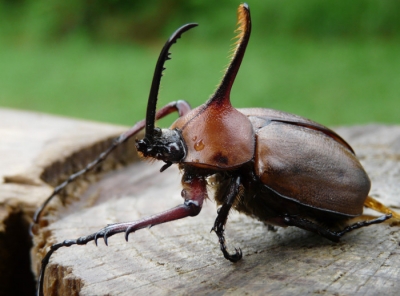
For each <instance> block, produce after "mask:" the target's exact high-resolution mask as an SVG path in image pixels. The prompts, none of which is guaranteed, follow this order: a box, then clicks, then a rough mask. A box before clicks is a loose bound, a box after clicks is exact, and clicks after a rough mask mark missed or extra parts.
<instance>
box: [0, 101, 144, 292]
mask: <svg viewBox="0 0 400 296" xmlns="http://www.w3.org/2000/svg"><path fill="white" fill-rule="evenodd" d="M124 130H126V127H121V126H115V125H109V124H101V123H94V122H89V121H82V120H72V119H67V118H62V117H55V116H50V115H45V114H39V113H33V112H24V111H17V110H12V109H0V138H1V141H0V155H1V157H0V274H1V276H0V295H33V293H34V291H35V278H34V276H33V274H32V271H31V263H30V247H31V246H32V240H31V238H30V236H29V233H28V228H29V223H30V222H31V217H32V216H33V212H34V211H35V210H36V208H37V207H38V205H39V204H41V203H42V202H43V201H44V199H45V198H46V196H48V195H49V194H50V193H51V191H52V186H55V185H57V183H59V182H60V180H62V179H64V178H65V177H66V176H68V175H69V174H71V173H72V172H74V171H76V170H77V169H79V168H81V167H82V166H83V165H84V164H85V163H87V162H88V160H90V159H92V158H93V157H95V156H96V155H98V153H99V152H100V151H101V150H103V149H104V148H105V147H107V146H108V145H109V144H110V141H111V139H112V138H114V137H115V136H117V135H118V134H119V133H121V132H122V131H124ZM136 158H137V157H136V151H135V148H134V147H133V146H132V143H128V145H126V146H124V147H122V148H121V149H120V150H119V152H118V153H117V154H114V156H111V158H110V159H109V160H108V161H107V163H106V164H104V165H102V166H101V167H100V168H99V169H97V170H96V172H95V174H89V176H88V177H86V178H81V179H80V180H79V181H78V182H77V183H76V184H75V185H74V187H73V188H71V189H73V190H77V189H81V190H82V189H84V187H85V186H86V185H87V184H89V183H90V182H92V181H94V180H96V178H95V176H96V175H98V174H99V173H101V172H104V171H108V170H111V169H115V168H116V167H117V166H120V165H121V164H125V163H128V162H130V161H133V160H135V159H136ZM73 190H67V193H68V195H70V196H71V195H72V194H71V193H72V191H73ZM50 208H51V207H50ZM21 282H23V283H24V284H23V285H21Z"/></svg>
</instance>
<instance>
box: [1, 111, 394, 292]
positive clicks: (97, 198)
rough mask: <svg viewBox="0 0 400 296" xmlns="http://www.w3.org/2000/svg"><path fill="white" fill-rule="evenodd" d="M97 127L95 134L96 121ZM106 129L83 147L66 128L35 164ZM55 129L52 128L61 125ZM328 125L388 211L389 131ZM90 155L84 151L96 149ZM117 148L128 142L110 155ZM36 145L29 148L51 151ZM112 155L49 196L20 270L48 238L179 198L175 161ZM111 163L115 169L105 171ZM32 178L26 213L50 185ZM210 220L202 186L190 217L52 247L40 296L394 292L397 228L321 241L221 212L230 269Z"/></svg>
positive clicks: (211, 206) (79, 232) (38, 255)
mask: <svg viewBox="0 0 400 296" xmlns="http://www.w3.org/2000/svg"><path fill="white" fill-rule="evenodd" d="M0 116H1V115H0ZM99 126H101V127H102V128H100V130H101V129H103V128H104V127H103V125H99ZM109 128H110V132H109V134H108V135H106V132H104V134H103V136H104V137H103V136H101V134H102V132H101V131H99V132H98V138H96V140H91V141H88V142H90V143H88V144H87V145H86V144H85V142H86V141H87V139H83V140H82V139H80V136H79V135H77V134H76V133H77V132H82V131H77V130H75V131H70V133H71V134H74V133H75V134H74V135H72V136H73V137H74V139H73V140H71V146H73V147H74V149H71V151H66V150H65V149H64V148H60V147H58V144H57V143H54V144H53V146H52V147H50V148H48V149H47V150H46V151H50V150H56V151H58V152H55V153H54V155H57V154H58V155H60V151H63V152H64V153H63V154H62V155H63V159H64V160H59V159H57V157H54V158H51V159H50V160H49V161H44V162H45V163H47V165H46V166H45V168H50V167H52V163H53V162H58V163H68V161H65V159H72V158H73V157H72V156H73V155H75V157H76V156H77V155H79V151H81V150H82V149H83V148H82V147H86V148H85V149H87V148H88V147H92V145H93V143H94V142H98V141H100V142H101V141H103V140H104V139H106V138H107V139H108V138H109V136H110V134H113V133H114V134H117V133H119V132H120V131H121V130H120V128H117V127H113V128H111V127H109ZM59 130H60V133H61V134H64V133H63V132H62V128H60V129H59ZM79 130H83V128H81V129H79ZM336 130H337V131H338V132H339V134H340V135H342V136H343V137H344V138H345V139H346V140H348V141H349V143H350V144H351V145H352V146H353V148H354V149H355V151H356V153H357V155H358V157H359V158H360V160H361V162H362V164H363V165H364V167H365V169H366V170H367V172H368V174H369V176H370V178H371V181H372V184H373V187H372V190H371V194H372V196H373V197H375V198H377V199H379V200H380V201H382V202H383V203H385V204H386V205H388V206H391V207H393V208H399V207H400V186H399V184H400V152H399V151H400V127H399V126H383V125H367V126H359V127H349V128H338V129H336ZM60 133H58V135H59V134H60ZM101 139H103V140H101ZM73 142H75V143H76V145H73V144H74V143H73ZM57 149H58V150H57ZM83 150H84V149H83ZM89 150H90V149H89ZM93 150H96V149H92V150H91V151H92V156H93V157H95V154H96V153H98V150H96V151H93ZM125 150H129V149H122V150H121V151H122V152H121V151H119V153H122V154H123V151H125ZM38 151H39V152H40V153H39V154H40V155H53V154H52V153H50V152H47V153H45V154H43V149H38ZM76 153H78V154H76ZM117 154H118V153H117ZM43 157H45V156H43ZM87 157H89V156H87ZM87 157H86V156H85V159H86V158H87ZM121 158H123V159H124V157H121ZM128 158H129V159H131V160H133V158H132V157H128ZM34 159H37V158H34ZM118 159H119V157H118V156H115V155H114V157H112V159H111V160H110V164H109V165H108V167H109V168H110V169H104V170H103V173H102V174H100V175H99V177H97V176H95V177H89V178H86V180H92V179H93V180H97V179H99V180H98V181H96V182H95V183H94V184H92V185H89V187H88V188H87V189H86V187H87V186H86V185H87V184H88V183H89V182H87V181H80V182H77V183H72V184H70V186H69V187H70V189H69V190H68V192H67V193H68V194H67V195H66V197H65V200H66V206H63V205H62V203H60V202H59V201H58V198H56V200H55V201H54V202H52V203H51V206H50V209H49V210H48V211H46V213H45V215H44V216H43V217H42V223H41V225H40V229H39V230H38V234H37V235H36V236H35V238H34V247H33V249H32V266H33V269H34V271H35V272H36V273H38V270H39V267H40V261H41V259H42V258H43V256H44V254H45V252H46V251H47V250H48V247H49V246H50V245H51V244H53V243H56V242H61V241H63V240H65V239H74V238H78V237H79V236H84V235H88V234H90V233H93V232H95V231H97V230H99V229H101V228H103V227H104V226H106V225H107V224H110V223H115V222H123V221H132V220H136V219H140V218H142V217H145V216H147V215H151V214H155V213H158V212H161V211H163V210H166V209H169V208H171V207H174V206H176V205H178V204H180V203H182V202H183V199H182V197H181V196H180V191H181V186H180V178H181V174H180V172H179V171H178V169H177V168H176V167H174V166H172V167H171V168H169V169H167V170H166V171H165V172H163V173H160V172H159V169H160V168H161V166H162V165H163V164H162V163H158V162H155V163H149V162H135V163H132V164H130V165H127V166H123V167H120V165H118V164H121V161H120V160H118ZM80 161H82V159H80V160H79V161H78V162H80ZM122 162H123V163H127V162H128V161H122ZM113 163H115V164H113ZM36 166H37V164H35V163H32V164H31V165H30V166H29V168H30V169H26V168H22V171H29V172H31V171H32V168H35V167H36ZM61 167H62V166H61ZM105 167H107V166H105ZM115 167H119V168H118V169H116V170H111V169H114V168H115ZM34 170H35V169H33V171H34ZM108 170H111V171H110V172H108V173H105V174H104V171H108ZM51 172H52V173H51V174H50V175H53V179H54V180H57V181H59V180H60V179H62V178H61V177H58V176H55V175H57V173H58V170H53V171H51ZM64 175H65V173H64V174H63V176H64ZM13 176H15V174H14V175H13ZM24 176H25V177H26V174H25V175H24ZM29 176H32V175H31V173H30V174H29ZM17 179H18V178H17ZM9 180H13V178H11V179H9ZM14 180H16V179H15V178H14ZM36 181H37V180H36ZM39 183H40V185H26V184H25V183H24V184H20V185H21V186H30V187H28V188H27V189H26V191H29V189H32V188H34V186H37V187H38V188H42V187H43V188H44V189H42V191H41V192H39V191H38V193H37V194H35V195H33V196H35V200H34V201H32V202H31V203H32V206H31V209H30V210H29V211H27V212H28V213H29V214H32V207H33V204H35V203H36V204H37V203H39V202H40V201H43V200H44V199H45V198H46V195H48V194H49V193H50V192H51V187H50V186H47V185H45V184H44V182H43V181H39ZM53 183H55V182H51V184H52V186H54V185H55V184H53ZM6 184H7V183H6ZM6 184H1V185H6ZM35 184H36V183H35ZM0 190H3V189H2V187H0ZM38 190H39V189H38ZM83 191H84V193H82V194H81V192H83ZM0 192H1V191H0ZM3 192H4V191H3ZM27 195H28V193H27ZM377 215H378V214H377ZM215 217H216V205H215V202H214V201H213V199H212V192H210V200H208V201H207V202H206V203H205V205H204V207H203V210H202V212H201V213H200V214H199V215H198V216H196V217H193V218H186V219H182V220H178V221H174V222H171V223H166V224H163V225H159V226H155V227H153V228H151V229H143V230H140V231H137V232H136V233H132V234H131V235H130V236H129V242H125V240H124V235H123V234H117V235H115V236H112V237H111V238H109V240H108V244H109V246H108V247H107V246H105V244H104V242H103V240H102V239H99V241H98V247H96V246H95V244H94V243H93V242H89V243H88V244H87V245H85V246H72V247H70V248H61V249H59V250H58V251H56V252H55V253H54V254H53V256H52V257H51V260H50V263H49V265H48V267H47V270H46V274H45V292H46V293H45V295H144V294H185V295H186V294H190V295H191V294H201V295H203V294H211V293H212V294H216V293H218V294H225V293H229V294H240V295H242V294H249V295H309V294H322V295H332V294H333V295H377V294H386V295H395V294H397V293H398V291H399V290H400V281H399V277H400V275H399V268H398V267H399V266H400V249H399V241H400V231H399V230H400V229H399V228H398V227H397V226H393V227H391V226H389V225H387V224H379V225H372V226H369V227H366V228H361V229H359V230H355V231H353V232H350V233H348V234H346V235H345V236H344V237H343V238H342V239H341V242H339V243H333V242H330V241H328V240H326V239H324V238H322V237H320V236H318V235H315V234H313V233H309V232H307V231H304V230H301V229H298V228H295V227H288V228H279V229H278V230H277V231H276V232H274V231H269V230H268V228H267V227H266V226H265V225H264V224H263V223H262V222H259V221H256V220H254V219H251V218H250V217H247V216H244V215H242V214H238V213H232V214H231V215H230V216H229V219H228V223H227V226H226V239H227V244H228V247H229V248H230V251H231V252H232V251H234V248H235V247H236V248H237V247H240V248H241V249H242V251H243V259H242V260H241V261H239V262H238V263H236V264H233V263H231V262H229V261H227V260H225V259H224V258H223V255H222V253H221V251H220V250H219V244H218V239H217V237H216V235H215V233H210V230H211V227H212V226H213V223H214V220H215Z"/></svg>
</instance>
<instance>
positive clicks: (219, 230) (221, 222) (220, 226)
mask: <svg viewBox="0 0 400 296" xmlns="http://www.w3.org/2000/svg"><path fill="white" fill-rule="evenodd" d="M239 186H240V177H236V178H233V179H232V181H231V184H230V185H229V188H228V193H227V197H226V200H225V203H224V204H223V205H222V207H220V208H219V209H218V216H217V218H216V219H215V222H214V227H213V228H212V229H211V231H215V233H216V234H217V236H218V239H219V244H220V247H221V251H222V253H223V254H224V257H225V258H226V259H228V260H229V261H231V262H237V261H239V260H240V259H242V250H240V248H239V249H236V248H235V251H236V252H235V254H234V255H231V254H229V252H228V251H227V248H226V245H225V237H224V230H225V224H226V221H227V220H228V215H229V211H230V209H231V207H232V205H233V202H234V201H235V198H236V197H237V195H238V193H239Z"/></svg>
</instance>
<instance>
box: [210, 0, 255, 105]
mask: <svg viewBox="0 0 400 296" xmlns="http://www.w3.org/2000/svg"><path fill="white" fill-rule="evenodd" d="M237 14H238V15H237V18H238V28H237V30H236V32H238V33H239V34H238V35H237V42H236V43H235V47H234V49H233V53H232V58H231V62H230V64H229V66H228V68H227V69H226V72H225V75H224V77H223V78H222V81H221V83H220V84H219V86H218V88H217V90H216V91H215V93H214V94H213V95H212V97H211V98H210V100H209V102H208V103H212V102H217V103H222V102H227V103H229V102H230V97H229V95H230V92H231V89H232V85H233V82H234V81H235V78H236V74H237V72H238V71H239V68H240V64H241V63H242V60H243V56H244V53H245V51H246V47H247V44H248V43H249V39H250V33H251V18H250V8H249V6H248V5H247V3H243V4H241V5H240V6H239V8H238V12H237Z"/></svg>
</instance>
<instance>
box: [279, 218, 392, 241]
mask: <svg viewBox="0 0 400 296" xmlns="http://www.w3.org/2000/svg"><path fill="white" fill-rule="evenodd" d="M391 217H392V214H387V215H383V216H380V217H378V218H376V219H372V220H366V221H360V222H357V223H354V224H351V225H349V226H346V227H345V228H344V229H342V230H341V231H333V230H330V229H329V228H326V227H324V226H322V225H319V224H317V223H315V222H313V221H310V220H307V219H304V218H300V217H298V216H290V215H286V216H285V217H284V218H283V219H284V222H285V224H286V225H288V226H296V227H299V228H302V229H305V230H308V231H311V232H314V233H317V234H319V235H321V236H323V237H325V238H327V239H329V240H331V241H334V242H338V241H339V240H340V238H341V237H342V236H343V235H344V234H345V233H347V232H350V231H352V230H355V229H358V228H361V227H365V226H369V225H372V224H378V223H382V222H384V221H386V220H388V219H390V218H391Z"/></svg>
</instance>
